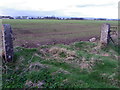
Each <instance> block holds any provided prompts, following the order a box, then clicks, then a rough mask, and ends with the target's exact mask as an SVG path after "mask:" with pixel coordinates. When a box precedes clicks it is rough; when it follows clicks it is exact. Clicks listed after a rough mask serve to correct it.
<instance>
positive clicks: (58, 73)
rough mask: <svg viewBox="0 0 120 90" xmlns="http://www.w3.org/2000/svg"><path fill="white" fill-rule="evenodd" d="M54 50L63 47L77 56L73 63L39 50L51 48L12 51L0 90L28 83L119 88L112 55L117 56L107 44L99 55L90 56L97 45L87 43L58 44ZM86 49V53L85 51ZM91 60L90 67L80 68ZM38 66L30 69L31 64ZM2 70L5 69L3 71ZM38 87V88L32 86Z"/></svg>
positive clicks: (51, 86) (45, 86) (67, 86)
mask: <svg viewBox="0 0 120 90" xmlns="http://www.w3.org/2000/svg"><path fill="white" fill-rule="evenodd" d="M54 46H55V47H60V48H66V49H67V50H71V51H75V52H76V57H75V58H74V59H72V60H65V58H66V56H65V54H63V53H62V54H60V58H59V59H56V58H54V55H52V54H51V53H50V52H46V53H44V54H43V52H41V51H40V49H50V48H51V47H53V46H51V45H49V46H47V45H44V46H41V47H39V48H33V49H26V48H21V47H16V48H15V54H14V60H13V62H11V63H7V64H3V66H4V67H6V72H4V73H3V88H30V87H29V86H26V85H25V83H26V82H27V81H31V82H33V83H34V84H35V83H38V82H39V81H40V82H43V85H42V86H40V87H43V88H120V87H119V86H118V85H117V83H118V82H120V78H119V77H118V72H117V71H118V61H117V59H116V58H115V57H113V56H111V54H110V53H111V52H110V51H111V50H113V51H114V52H112V54H114V55H117V56H118V55H120V54H119V53H118V52H117V51H116V50H115V49H113V48H112V46H111V45H110V46H109V48H107V49H101V50H98V51H99V54H93V52H92V49H93V48H94V47H96V46H97V45H96V44H95V43H90V42H77V43H74V44H71V45H62V44H57V45H54ZM86 49H87V50H88V51H86ZM103 52H104V53H108V54H109V56H102V55H101V53H103ZM83 58H85V62H84V63H86V62H89V64H91V63H92V62H91V63H90V61H91V60H92V58H93V59H94V63H92V64H91V66H90V67H89V68H84V69H82V68H81V66H80V64H81V63H83V62H82V60H83ZM34 63H39V64H38V66H34V68H31V67H30V65H34ZM3 71H4V70H3ZM34 88H38V86H34Z"/></svg>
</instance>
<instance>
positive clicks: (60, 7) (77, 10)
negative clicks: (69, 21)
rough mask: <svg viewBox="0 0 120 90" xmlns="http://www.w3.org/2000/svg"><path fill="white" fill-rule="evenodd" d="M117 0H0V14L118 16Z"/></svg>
mask: <svg viewBox="0 0 120 90" xmlns="http://www.w3.org/2000/svg"><path fill="white" fill-rule="evenodd" d="M118 2H119V0H0V15H11V16H19V15H22V16H25V15H27V16H62V17H93V18H116V19H117V18H118Z"/></svg>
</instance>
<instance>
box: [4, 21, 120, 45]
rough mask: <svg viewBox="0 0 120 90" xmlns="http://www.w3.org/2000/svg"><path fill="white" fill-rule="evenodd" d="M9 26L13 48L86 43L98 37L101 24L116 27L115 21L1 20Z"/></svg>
mask: <svg viewBox="0 0 120 90" xmlns="http://www.w3.org/2000/svg"><path fill="white" fill-rule="evenodd" d="M2 23H3V24H11V25H12V28H13V33H14V37H15V41H14V46H25V45H24V44H26V47H38V46H40V45H43V44H56V43H65V44H69V43H71V42H74V41H81V40H82V41H86V40H89V38H91V37H96V38H99V37H100V27H101V25H102V24H103V23H110V24H111V25H115V26H116V25H117V23H118V22H117V21H94V20H3V21H2Z"/></svg>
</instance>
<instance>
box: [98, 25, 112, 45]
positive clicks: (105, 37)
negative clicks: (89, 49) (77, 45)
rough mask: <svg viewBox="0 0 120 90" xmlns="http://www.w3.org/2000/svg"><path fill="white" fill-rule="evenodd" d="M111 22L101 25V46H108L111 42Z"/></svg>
mask: <svg viewBox="0 0 120 90" xmlns="http://www.w3.org/2000/svg"><path fill="white" fill-rule="evenodd" d="M109 37H110V24H107V23H105V24H103V25H102V27H101V37H100V47H106V46H107V45H108V43H109Z"/></svg>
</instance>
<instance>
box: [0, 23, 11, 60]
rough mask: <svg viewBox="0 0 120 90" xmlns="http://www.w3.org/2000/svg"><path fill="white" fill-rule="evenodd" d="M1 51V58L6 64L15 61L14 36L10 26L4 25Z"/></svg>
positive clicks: (1, 31)
mask: <svg viewBox="0 0 120 90" xmlns="http://www.w3.org/2000/svg"><path fill="white" fill-rule="evenodd" d="M0 38H1V39H0V43H2V44H0V49H2V53H1V56H2V58H3V59H4V60H5V62H10V61H12V60H13V36H12V28H11V25H9V24H3V25H2V28H1V30H0Z"/></svg>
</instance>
